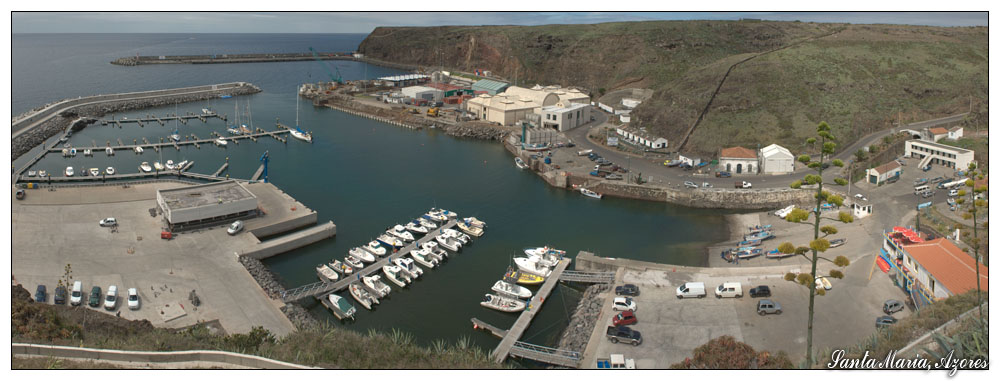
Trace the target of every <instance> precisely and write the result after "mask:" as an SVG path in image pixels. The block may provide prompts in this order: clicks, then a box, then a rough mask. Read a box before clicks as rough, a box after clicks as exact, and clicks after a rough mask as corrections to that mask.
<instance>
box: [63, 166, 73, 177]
mask: <svg viewBox="0 0 1000 381" xmlns="http://www.w3.org/2000/svg"><path fill="white" fill-rule="evenodd" d="M63 174H65V175H66V177H73V167H66V170H65V171H63Z"/></svg>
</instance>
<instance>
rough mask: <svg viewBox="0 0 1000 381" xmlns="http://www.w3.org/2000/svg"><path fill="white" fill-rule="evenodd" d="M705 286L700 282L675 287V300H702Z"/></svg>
mask: <svg viewBox="0 0 1000 381" xmlns="http://www.w3.org/2000/svg"><path fill="white" fill-rule="evenodd" d="M704 297H705V284H704V283H702V282H688V283H684V284H682V285H681V286H680V287H677V299H680V298H704Z"/></svg>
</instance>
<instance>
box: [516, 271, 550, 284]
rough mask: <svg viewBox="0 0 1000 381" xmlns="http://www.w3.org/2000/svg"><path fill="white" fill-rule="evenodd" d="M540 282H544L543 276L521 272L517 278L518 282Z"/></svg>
mask: <svg viewBox="0 0 1000 381" xmlns="http://www.w3.org/2000/svg"><path fill="white" fill-rule="evenodd" d="M542 282H545V278H544V277H540V276H538V275H535V274H528V273H521V276H520V277H518V278H517V283H518V284H542Z"/></svg>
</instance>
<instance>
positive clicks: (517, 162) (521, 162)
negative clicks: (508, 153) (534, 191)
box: [514, 157, 528, 169]
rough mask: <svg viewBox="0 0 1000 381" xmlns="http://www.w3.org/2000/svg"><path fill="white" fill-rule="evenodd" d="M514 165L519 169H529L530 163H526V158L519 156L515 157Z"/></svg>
mask: <svg viewBox="0 0 1000 381" xmlns="http://www.w3.org/2000/svg"><path fill="white" fill-rule="evenodd" d="M514 165H516V166H517V169H527V168H528V163H525V162H524V160H521V158H519V157H515V158H514Z"/></svg>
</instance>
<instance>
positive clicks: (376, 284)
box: [361, 275, 392, 298]
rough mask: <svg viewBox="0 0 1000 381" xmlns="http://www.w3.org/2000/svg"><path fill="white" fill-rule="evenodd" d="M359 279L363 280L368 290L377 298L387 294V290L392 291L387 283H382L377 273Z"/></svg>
mask: <svg viewBox="0 0 1000 381" xmlns="http://www.w3.org/2000/svg"><path fill="white" fill-rule="evenodd" d="M361 281H362V282H364V284H365V286H368V290H369V291H371V292H372V293H373V294H375V296H378V297H379V298H384V297H386V296H388V295H389V292H390V291H392V288H389V285H387V284H385V283H382V277H380V276H378V275H372V276H366V277H362V278H361Z"/></svg>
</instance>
